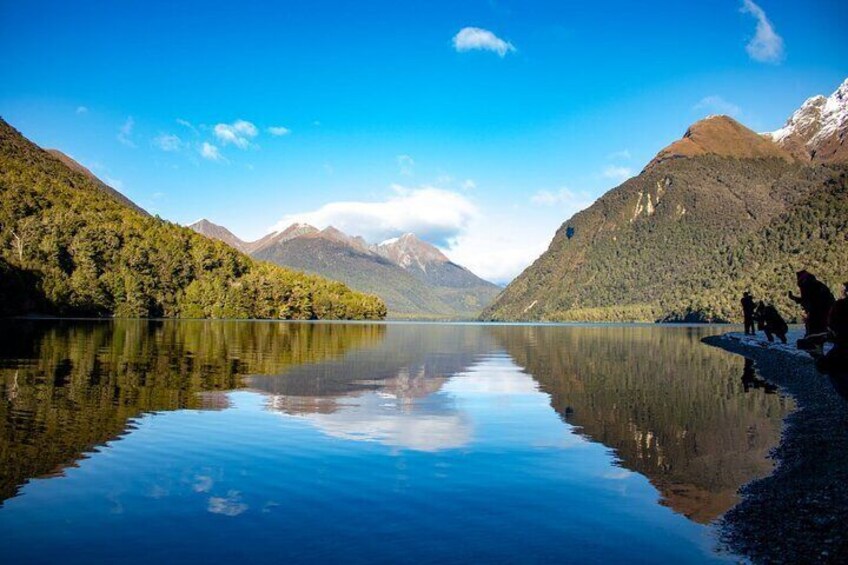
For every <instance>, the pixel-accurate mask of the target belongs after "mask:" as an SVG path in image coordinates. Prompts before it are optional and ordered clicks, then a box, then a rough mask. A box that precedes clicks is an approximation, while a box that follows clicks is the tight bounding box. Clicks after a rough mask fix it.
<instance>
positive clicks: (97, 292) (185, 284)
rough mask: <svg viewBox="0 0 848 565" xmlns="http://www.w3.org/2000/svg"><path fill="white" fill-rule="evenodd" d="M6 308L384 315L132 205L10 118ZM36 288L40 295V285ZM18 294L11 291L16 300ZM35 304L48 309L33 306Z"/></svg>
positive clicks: (372, 302)
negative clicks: (12, 276) (10, 281)
mask: <svg viewBox="0 0 848 565" xmlns="http://www.w3.org/2000/svg"><path fill="white" fill-rule="evenodd" d="M0 259H2V260H3V262H4V264H5V265H8V267H4V268H6V269H13V270H15V271H17V272H20V273H26V276H25V277H24V278H21V277H17V280H18V281H19V282H21V281H28V283H27V285H28V286H27V285H24V286H21V284H16V285H11V286H9V285H4V288H3V291H4V293H6V294H5V295H4V296H2V298H3V301H4V303H3V305H2V307H0V311H5V312H6V313H26V312H28V311H32V310H33V309H35V310H36V311H37V312H39V313H50V314H60V315H84V316H122V317H187V318H299V319H315V318H381V317H383V316H384V315H385V306H384V304H383V303H382V302H381V301H380V300H379V299H378V298H376V297H373V296H370V295H364V294H360V293H356V292H353V291H351V290H350V289H349V288H348V287H346V286H344V285H343V284H341V283H337V282H331V281H327V280H325V279H321V278H319V277H315V276H309V275H304V274H301V273H295V272H292V271H289V270H287V269H283V268H280V267H276V266H273V265H268V264H261V263H257V262H255V261H253V260H252V259H250V258H249V257H247V256H246V255H243V254H241V253H239V252H237V251H235V250H233V249H232V248H230V247H228V246H226V245H224V244H222V243H219V242H214V241H211V240H209V239H207V238H205V237H202V236H200V235H197V234H195V233H194V232H192V231H191V230H189V229H187V228H183V227H180V226H178V225H175V224H172V223H169V222H166V221H163V220H161V219H159V218H152V217H149V216H147V215H146V214H143V213H140V212H139V211H137V210H136V209H134V208H131V207H129V206H127V205H124V203H122V202H121V201H120V200H119V199H116V198H115V196H114V195H113V194H112V193H110V192H108V191H105V190H104V188H103V185H102V183H100V182H99V181H97V180H96V179H95V178H93V177H92V175H91V174H90V173H88V174H86V173H85V172H82V171H80V170H78V169H77V168H76V167H74V168H69V167H68V166H67V165H66V164H65V163H63V162H62V161H60V160H58V159H57V158H55V157H54V156H52V155H51V154H49V153H48V152H46V151H43V150H42V149H40V148H39V147H37V146H36V145H34V144H32V143H31V142H29V141H28V140H27V139H25V138H24V137H23V136H22V135H21V134H20V133H18V132H17V131H15V130H14V129H13V128H12V127H11V126H9V125H8V124H7V123H6V122H5V121H2V120H0ZM33 285H34V288H33ZM10 292H11V293H12V294H9V293H10ZM33 297H37V299H38V302H39V304H37V305H35V304H33Z"/></svg>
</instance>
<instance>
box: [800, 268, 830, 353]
mask: <svg viewBox="0 0 848 565" xmlns="http://www.w3.org/2000/svg"><path fill="white" fill-rule="evenodd" d="M796 277H797V279H798V288H799V289H800V291H801V296H795V295H794V294H792V291H791V290H790V291H789V298H790V299H792V300H794V301H795V302H796V303H798V304H799V305H800V306H801V308H803V309H804V313H805V314H806V317H805V318H804V326H805V327H806V335H804V337H805V338H808V337H810V336H813V335H819V334H826V333H827V317H828V315H829V314H830V308H831V306H833V303H834V302H835V299H834V298H833V293H832V292H831V291H830V289H829V288H828V287H827V285H826V284H824V283H823V282H821V281H820V280H818V279H817V278H816V277H815V276H814V275H812V274H810V273H808V272H807V271H798V272H797V273H796Z"/></svg>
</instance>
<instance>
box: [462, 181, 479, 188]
mask: <svg viewBox="0 0 848 565" xmlns="http://www.w3.org/2000/svg"><path fill="white" fill-rule="evenodd" d="M462 188H463V189H464V190H474V189H475V188H477V183H476V182H474V180H473V179H465V180H464V181H462Z"/></svg>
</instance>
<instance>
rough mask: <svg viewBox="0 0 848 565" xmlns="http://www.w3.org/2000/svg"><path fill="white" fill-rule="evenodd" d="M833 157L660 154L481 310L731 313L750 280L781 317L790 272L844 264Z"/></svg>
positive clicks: (506, 316) (591, 314) (839, 174)
mask: <svg viewBox="0 0 848 565" xmlns="http://www.w3.org/2000/svg"><path fill="white" fill-rule="evenodd" d="M847 170H848V169H846V168H845V167H844V166H837V165H819V166H815V167H807V166H802V165H799V164H794V163H789V162H787V161H785V160H783V159H776V158H767V159H736V158H728V157H719V156H716V155H703V156H697V157H691V158H680V159H673V160H669V161H665V162H662V163H660V164H658V165H653V166H651V167H649V168H647V169H646V170H645V171H644V172H643V173H642V174H641V175H639V176H638V177H636V178H633V179H631V180H629V181H627V182H625V183H624V184H622V185H621V186H619V187H618V188H616V189H614V190H612V191H610V192H608V193H607V194H606V195H604V196H603V197H601V198H600V199H599V200H598V201H597V202H596V203H595V204H594V205H592V206H591V207H589V208H588V209H586V210H584V211H583V212H580V213H578V214H576V215H575V216H574V217H573V218H571V219H570V220H568V221H567V222H565V223H564V224H563V225H562V227H561V228H560V229H559V231H558V232H557V234H556V236H555V237H554V239H553V241H552V243H551V246H550V248H549V249H548V251H546V252H545V254H543V255H542V256H541V257H540V258H539V259H538V260H537V261H536V262H535V263H534V264H533V265H532V266H531V267H529V268H528V269H527V270H526V271H525V272H524V273H522V274H521V275H520V276H519V277H518V278H517V279H516V280H515V281H513V282H512V283H511V284H510V285H509V287H507V289H506V290H505V291H504V293H503V294H502V295H501V296H500V297H499V299H498V300H497V301H496V302H495V304H494V305H493V306H492V307H490V308H489V309H487V310H486V311H485V312H484V314H483V317H484V318H485V319H493V320H515V319H531V320H557V321H565V320H570V321H575V320H579V321H657V320H662V321H684V320H685V321H738V320H741V312H740V311H739V306H738V302H739V297H740V296H741V293H742V290H744V289H745V288H750V289H751V290H752V291H753V292H754V293H755V295H756V296H757V298H758V299H759V298H762V299H765V300H773V301H775V303H776V304H777V306H778V309H779V310H780V311H781V312H782V313H783V314H784V315H785V316H787V317H789V318H794V317H797V316H799V315H800V312H799V311H798V309H797V307H795V306H790V304H789V303H788V301H787V300H785V294H786V291H787V290H789V289H792V288H794V287H795V274H794V273H795V270H797V269H800V268H807V269H808V270H810V271H811V272H814V273H816V274H817V275H820V276H819V278H821V279H822V280H824V281H826V282H828V283H830V284H831V285H832V286H834V287H835V286H836V285H837V283H839V282H840V281H842V280H843V279H844V278H846V274H848V246H846V245H845V241H846V233H848V230H846V221H848V220H846V219H848V208H846V206H848V199H846V195H845V184H846V171H847Z"/></svg>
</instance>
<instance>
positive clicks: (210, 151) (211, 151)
mask: <svg viewBox="0 0 848 565" xmlns="http://www.w3.org/2000/svg"><path fill="white" fill-rule="evenodd" d="M200 155H201V157H203V158H204V159H209V160H210V161H220V160H221V152H220V151H219V150H218V147H217V146H215V145H212V144H211V143H209V142H207V141H204V142H203V145H201V146H200Z"/></svg>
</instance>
